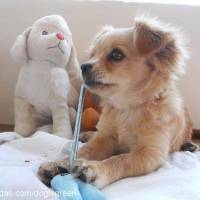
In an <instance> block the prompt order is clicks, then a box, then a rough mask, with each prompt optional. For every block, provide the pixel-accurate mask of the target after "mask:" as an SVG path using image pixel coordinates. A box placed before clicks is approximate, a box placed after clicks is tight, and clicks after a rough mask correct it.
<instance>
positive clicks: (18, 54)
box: [11, 27, 32, 64]
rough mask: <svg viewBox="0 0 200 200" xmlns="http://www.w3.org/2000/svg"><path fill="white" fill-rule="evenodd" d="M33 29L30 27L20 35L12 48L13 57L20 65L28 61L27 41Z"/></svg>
mask: <svg viewBox="0 0 200 200" xmlns="http://www.w3.org/2000/svg"><path fill="white" fill-rule="evenodd" d="M31 29H32V28H31V27H28V28H27V29H26V30H25V31H24V32H23V33H22V34H21V35H19V36H18V37H17V39H16V40H15V42H14V44H13V46H12V48H11V56H12V57H13V59H14V60H15V62H17V63H19V64H23V63H25V62H26V61H27V60H28V52H27V40H28V36H29V33H30V31H31Z"/></svg>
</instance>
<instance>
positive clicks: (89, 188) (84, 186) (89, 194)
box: [76, 179, 107, 200]
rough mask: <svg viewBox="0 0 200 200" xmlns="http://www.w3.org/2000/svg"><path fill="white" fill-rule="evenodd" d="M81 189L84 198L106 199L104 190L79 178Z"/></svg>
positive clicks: (87, 199)
mask: <svg viewBox="0 0 200 200" xmlns="http://www.w3.org/2000/svg"><path fill="white" fill-rule="evenodd" d="M76 182H77V184H78V187H79V191H80V193H81V196H82V198H83V200H106V199H107V198H106V196H105V194H104V193H103V192H101V191H100V190H98V189H97V188H96V187H94V186H93V185H90V184H89V183H85V182H83V181H80V180H79V179H77V180H76Z"/></svg>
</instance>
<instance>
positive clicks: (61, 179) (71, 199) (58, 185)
mask: <svg viewBox="0 0 200 200" xmlns="http://www.w3.org/2000/svg"><path fill="white" fill-rule="evenodd" d="M51 187H52V188H53V190H55V191H56V192H57V193H58V195H59V199H60V200H83V199H82V197H81V194H80V192H79V188H78V185H77V184H76V182H75V181H74V178H73V177H72V175H70V174H68V175H64V176H62V175H57V176H55V177H54V178H53V179H52V180H51Z"/></svg>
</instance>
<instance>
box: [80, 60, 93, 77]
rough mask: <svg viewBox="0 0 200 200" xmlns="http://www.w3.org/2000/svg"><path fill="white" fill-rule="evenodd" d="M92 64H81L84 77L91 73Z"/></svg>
mask: <svg viewBox="0 0 200 200" xmlns="http://www.w3.org/2000/svg"><path fill="white" fill-rule="evenodd" d="M91 69H92V64H89V63H85V64H82V65H81V70H82V75H83V77H85V76H87V75H89V74H90V73H91Z"/></svg>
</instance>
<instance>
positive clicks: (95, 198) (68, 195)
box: [51, 85, 106, 200]
mask: <svg viewBox="0 0 200 200" xmlns="http://www.w3.org/2000/svg"><path fill="white" fill-rule="evenodd" d="M84 96H85V87H84V85H81V89H80V96H79V101H78V109H77V114H76V122H75V127H74V135H73V143H72V150H71V155H70V169H71V168H72V166H73V162H74V160H75V159H76V156H77V150H78V138H79V133H80V127H81V115H82V111H83V102H84ZM51 187H52V188H53V189H54V190H55V191H56V192H57V193H58V195H59V199H60V200H106V197H105V195H104V194H103V193H102V192H101V191H99V190H98V189H97V188H96V187H94V186H92V185H90V184H88V183H85V182H82V181H81V180H79V179H76V178H74V177H73V176H72V175H70V174H65V175H57V176H55V177H54V178H53V179H52V180H51Z"/></svg>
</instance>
